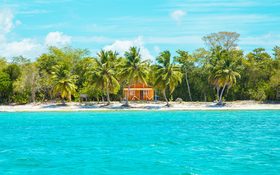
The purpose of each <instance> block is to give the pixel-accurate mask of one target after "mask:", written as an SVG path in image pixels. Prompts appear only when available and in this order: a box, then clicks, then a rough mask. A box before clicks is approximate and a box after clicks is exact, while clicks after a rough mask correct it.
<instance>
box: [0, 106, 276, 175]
mask: <svg viewBox="0 0 280 175" xmlns="http://www.w3.org/2000/svg"><path fill="white" fill-rule="evenodd" d="M0 174H1V175H6V174H7V175H45V174H46V175H53V174H57V175H83V174H86V175H88V174H89V175H279V174H280V111H223V112H222V111H192V112H183V111H178V112H174V111H171V112H164V111H163V112H80V113H78V112H77V113H75V112H71V113H70V112H69V113H62V112H61V113H54V112H45V113H0Z"/></svg>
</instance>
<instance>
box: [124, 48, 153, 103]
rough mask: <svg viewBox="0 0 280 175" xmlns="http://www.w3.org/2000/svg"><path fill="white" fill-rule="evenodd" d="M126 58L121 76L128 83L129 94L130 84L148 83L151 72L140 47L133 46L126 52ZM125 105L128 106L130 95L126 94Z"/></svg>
mask: <svg viewBox="0 0 280 175" xmlns="http://www.w3.org/2000/svg"><path fill="white" fill-rule="evenodd" d="M124 55H125V59H124V60H123V65H122V66H121V70H120V74H119V75H120V78H121V79H122V80H123V81H125V82H126V84H127V85H128V94H130V85H131V84H133V83H139V82H141V83H144V84H147V82H146V78H147V75H148V73H149V66H148V60H145V61H142V60H141V55H140V49H138V48H136V47H131V48H130V49H129V51H127V52H125V54H124ZM124 106H126V107H128V106H129V104H128V95H126V103H125V104H124Z"/></svg>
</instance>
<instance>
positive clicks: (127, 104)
mask: <svg viewBox="0 0 280 175" xmlns="http://www.w3.org/2000/svg"><path fill="white" fill-rule="evenodd" d="M129 94H130V84H129V85H128V89H127V93H126V98H125V104H124V106H129V101H128V96H129Z"/></svg>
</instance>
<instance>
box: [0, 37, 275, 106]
mask: <svg viewBox="0 0 280 175" xmlns="http://www.w3.org/2000/svg"><path fill="white" fill-rule="evenodd" d="M238 40H239V34H238V33H235V32H218V33H212V34H209V35H207V36H205V37H203V41H204V42H205V44H206V46H207V47H205V48H199V49H197V50H195V51H194V52H192V53H191V52H188V51H184V50H178V51H177V52H176V55H175V56H174V57H171V53H170V52H169V51H164V52H161V53H160V54H159V55H158V56H157V57H156V60H153V61H157V62H156V63H154V64H152V61H151V60H142V57H141V55H140V50H139V49H138V48H136V47H131V48H130V49H129V50H128V51H127V52H125V54H124V55H123V57H122V55H118V54H117V53H116V52H113V51H102V50H101V51H100V52H99V53H98V54H97V56H96V57H94V58H93V57H91V56H89V51H88V50H86V49H75V48H71V47H65V48H57V47H50V48H49V49H48V51H47V52H46V53H44V54H42V55H41V56H39V58H37V59H36V61H31V60H30V59H28V58H25V57H22V56H19V57H14V58H12V59H11V58H10V59H5V58H3V57H0V103H18V104H25V103H29V102H35V101H49V100H53V99H54V98H56V97H58V96H59V97H60V98H61V99H62V100H65V99H67V100H69V101H70V100H71V99H72V98H74V99H73V100H75V101H78V100H79V96H80V94H87V95H88V97H89V99H92V100H93V99H94V100H98V101H100V100H101V99H103V100H104V99H107V101H108V103H109V102H110V100H111V99H112V100H119V99H122V97H123V94H122V92H123V90H122V88H123V87H126V86H128V87H129V86H130V85H131V84H134V83H140V82H141V83H144V84H148V85H150V86H154V87H155V88H156V90H157V91H158V90H159V91H160V92H161V93H160V94H158V95H160V99H165V100H166V101H167V103H168V99H170V98H171V99H177V98H182V99H183V100H186V101H187V100H191V101H213V100H215V99H216V100H219V103H222V101H223V99H226V100H249V99H253V100H260V101H265V100H280V99H279V97H278V96H279V95H278V96H277V94H279V91H280V47H279V46H275V47H274V48H273V52H272V54H271V55H270V54H269V53H268V52H267V51H266V50H265V49H263V48H256V49H254V50H252V51H251V52H249V53H248V54H246V55H244V53H243V51H242V50H241V49H240V48H239V47H238ZM93 55H94V54H93ZM7 60H9V61H7ZM104 97H105V98H104ZM127 104H128V101H127Z"/></svg>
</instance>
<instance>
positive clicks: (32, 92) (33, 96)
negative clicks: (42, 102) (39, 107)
mask: <svg viewBox="0 0 280 175" xmlns="http://www.w3.org/2000/svg"><path fill="white" fill-rule="evenodd" d="M35 99H36V92H35V90H34V89H32V91H31V100H32V103H35Z"/></svg>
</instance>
